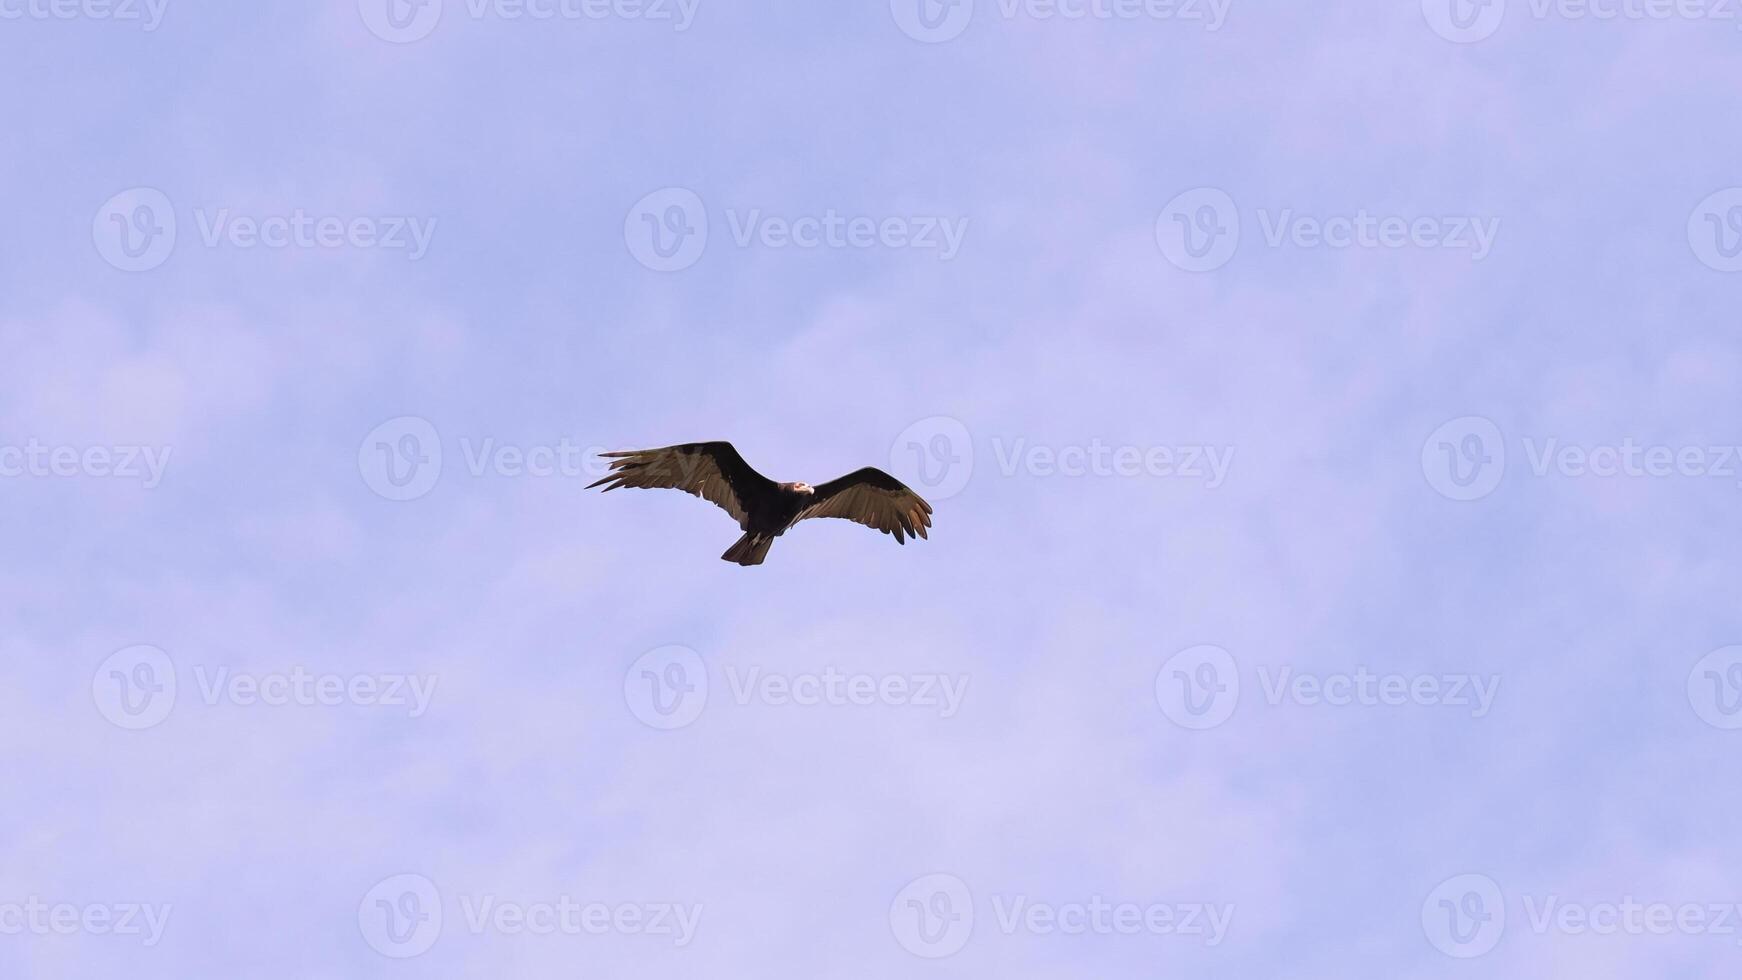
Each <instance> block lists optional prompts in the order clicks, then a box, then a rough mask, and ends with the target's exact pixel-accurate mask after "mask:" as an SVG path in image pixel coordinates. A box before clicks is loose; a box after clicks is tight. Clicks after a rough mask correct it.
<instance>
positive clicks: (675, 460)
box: [587, 442, 775, 531]
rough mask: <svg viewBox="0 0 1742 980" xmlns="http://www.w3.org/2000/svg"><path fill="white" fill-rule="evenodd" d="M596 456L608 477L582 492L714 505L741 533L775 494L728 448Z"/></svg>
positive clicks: (696, 445) (689, 446)
mask: <svg viewBox="0 0 1742 980" xmlns="http://www.w3.org/2000/svg"><path fill="white" fill-rule="evenodd" d="M601 455H603V456H604V457H605V458H606V459H609V460H610V461H611V473H610V475H609V476H607V477H605V478H604V479H603V480H599V481H597V482H594V483H591V484H588V485H587V489H589V490H591V489H592V488H593V487H596V486H599V485H600V484H605V492H607V493H609V492H610V491H612V490H615V489H617V488H618V487H637V488H649V489H671V490H682V491H684V492H685V493H691V494H695V495H696V496H698V497H700V498H702V499H703V500H706V501H708V502H710V503H713V504H715V505H717V506H718V507H719V508H720V509H721V510H724V511H725V512H726V513H728V514H731V515H732V519H733V520H735V521H737V522H738V526H739V527H740V528H742V529H743V530H746V531H748V530H749V529H750V526H749V525H750V512H751V511H753V510H755V509H756V504H757V502H758V501H760V500H761V499H764V498H766V497H767V496H768V495H770V494H772V493H774V492H775V487H774V481H773V480H770V479H769V478H767V477H765V476H763V475H762V474H760V473H758V472H756V471H755V470H753V469H751V468H750V464H749V463H746V462H744V457H742V456H740V455H738V450H736V449H733V448H732V444H731V443H729V442H691V443H686V444H684V445H682V446H667V447H665V448H664V449H637V450H632V451H629V452H622V453H603V454H601Z"/></svg>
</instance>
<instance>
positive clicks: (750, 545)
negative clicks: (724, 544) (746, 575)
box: [720, 531, 774, 565]
mask: <svg viewBox="0 0 1742 980" xmlns="http://www.w3.org/2000/svg"><path fill="white" fill-rule="evenodd" d="M773 545H774V539H773V538H772V537H764V536H763V535H760V534H757V533H756V532H754V531H752V532H750V533H748V534H746V535H744V536H743V537H741V538H739V539H738V543H737V544H735V545H733V546H732V547H730V548H727V549H726V553H725V554H723V555H721V556H720V557H721V558H724V559H726V560H727V561H735V562H737V563H738V564H740V565H760V564H762V559H764V558H767V557H768V549H769V548H770V547H772V546H773Z"/></svg>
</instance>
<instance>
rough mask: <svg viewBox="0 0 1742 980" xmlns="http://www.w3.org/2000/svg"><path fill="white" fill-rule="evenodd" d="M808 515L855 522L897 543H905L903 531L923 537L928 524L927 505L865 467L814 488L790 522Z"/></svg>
mask: <svg viewBox="0 0 1742 980" xmlns="http://www.w3.org/2000/svg"><path fill="white" fill-rule="evenodd" d="M809 517H840V518H844V519H846V520H849V521H855V522H857V523H860V524H863V525H865V526H866V527H874V528H876V529H877V530H879V531H882V532H883V533H884V534H893V535H895V540H896V542H897V543H898V544H906V543H907V541H906V540H905V538H904V537H903V534H904V533H905V534H906V536H907V537H915V536H917V537H921V538H923V537H925V536H926V534H925V529H926V528H928V527H931V504H928V503H926V502H925V501H924V500H922V499H920V496H919V494H917V493H914V492H913V491H912V490H909V489H908V488H907V487H906V486H904V485H903V484H902V482H901V481H900V480H897V479H896V478H895V477H893V476H890V475H889V474H888V473H885V472H883V471H882V470H880V469H877V468H876V467H872V466H867V467H865V468H864V469H862V470H860V471H858V472H857V473H849V474H847V475H846V476H843V477H841V478H840V479H839V480H830V481H829V482H827V483H824V484H822V485H821V486H819V487H817V488H816V499H815V500H814V501H812V502H811V503H809V504H807V505H805V508H804V509H803V510H801V511H799V512H798V516H797V517H795V518H793V523H794V524H796V523H798V522H799V521H802V520H804V519H806V518H809Z"/></svg>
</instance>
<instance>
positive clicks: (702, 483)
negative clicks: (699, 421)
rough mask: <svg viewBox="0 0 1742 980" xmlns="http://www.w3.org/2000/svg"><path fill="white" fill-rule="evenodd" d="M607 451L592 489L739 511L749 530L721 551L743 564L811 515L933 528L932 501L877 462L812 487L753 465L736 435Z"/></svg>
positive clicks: (902, 539) (899, 532)
mask: <svg viewBox="0 0 1742 980" xmlns="http://www.w3.org/2000/svg"><path fill="white" fill-rule="evenodd" d="M603 455H604V456H605V458H607V459H609V460H611V473H610V475H609V476H607V477H605V478H604V479H602V480H599V481H597V482H595V483H592V484H589V485H588V487H587V489H589V490H591V489H592V488H593V487H596V486H599V485H600V484H606V486H605V492H607V493H609V492H610V491H612V490H615V489H617V488H618V487H648V488H658V489H667V488H669V489H676V490H683V491H685V492H687V493H692V494H695V495H696V496H698V497H701V498H702V499H704V500H707V501H709V502H710V503H713V504H714V505H716V506H718V507H719V508H720V509H721V510H724V511H725V512H726V513H728V514H730V515H732V519H733V520H735V521H737V522H738V526H739V527H740V528H742V529H743V531H744V536H743V537H741V538H739V539H738V543H737V544H734V545H733V546H732V547H730V548H727V549H726V553H725V554H723V555H721V556H720V557H721V558H724V559H725V560H727V561H734V562H737V563H738V564H740V565H760V564H762V559H763V558H765V557H767V556H768V548H769V546H770V545H772V544H774V539H775V538H778V537H780V536H781V535H782V534H785V533H786V529H787V528H789V527H791V526H793V525H794V524H797V523H798V522H799V521H802V520H804V519H806V518H808V517H840V518H844V519H846V520H849V521H856V522H858V523H860V524H863V525H865V526H866V527H874V528H876V529H877V530H879V531H882V532H883V533H884V534H893V535H895V541H896V543H897V544H906V543H907V538H908V537H910V536H913V535H918V536H919V537H922V538H923V537H925V536H926V533H925V531H926V528H928V527H931V504H928V503H926V502H925V501H924V500H922V499H920V496H919V494H917V493H914V492H913V491H912V490H909V489H908V488H907V487H905V486H903V485H902V483H901V481H900V480H897V479H896V478H895V477H893V476H890V475H889V474H888V473H885V472H883V471H882V470H880V469H876V468H874V467H870V466H867V467H865V468H864V469H862V470H859V471H857V472H854V473H849V474H847V475H846V476H843V477H841V478H840V479H838V480H830V481H829V482H827V483H824V484H822V485H820V486H816V487H813V486H811V485H810V484H808V483H775V482H774V481H773V480H770V479H769V478H768V477H765V476H763V475H762V474H760V473H758V472H756V471H755V470H753V469H751V468H750V464H749V463H746V462H744V457H742V456H740V455H738V450H736V449H733V448H732V444H731V443H729V442H692V443H688V444H685V445H682V446H667V447H665V448H664V449H641V450H634V451H631V452H622V453H604V454H603Z"/></svg>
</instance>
